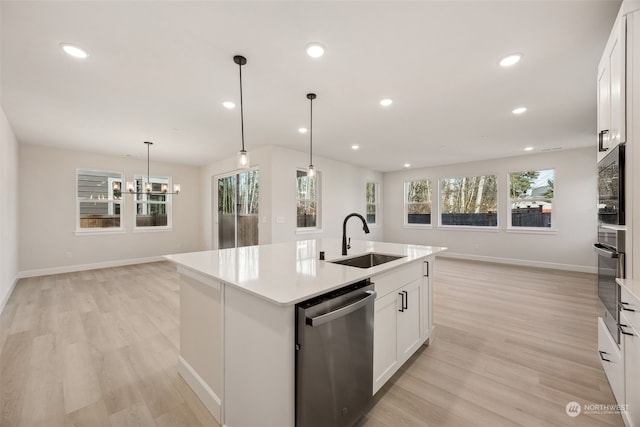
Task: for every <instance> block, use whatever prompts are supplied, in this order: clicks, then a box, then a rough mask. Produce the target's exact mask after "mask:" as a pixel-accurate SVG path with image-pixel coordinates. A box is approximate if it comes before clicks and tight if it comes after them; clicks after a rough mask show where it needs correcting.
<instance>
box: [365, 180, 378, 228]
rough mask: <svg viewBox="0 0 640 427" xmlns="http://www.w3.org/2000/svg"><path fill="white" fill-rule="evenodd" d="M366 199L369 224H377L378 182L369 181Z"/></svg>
mask: <svg viewBox="0 0 640 427" xmlns="http://www.w3.org/2000/svg"><path fill="white" fill-rule="evenodd" d="M366 201H367V223H368V224H369V225H376V224H377V223H378V184H377V183H375V182H367V184H366Z"/></svg>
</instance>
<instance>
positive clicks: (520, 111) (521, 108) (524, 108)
mask: <svg viewBox="0 0 640 427" xmlns="http://www.w3.org/2000/svg"><path fill="white" fill-rule="evenodd" d="M525 111H527V107H518V108H515V109H514V110H513V111H511V112H512V113H513V114H522V113H524V112H525Z"/></svg>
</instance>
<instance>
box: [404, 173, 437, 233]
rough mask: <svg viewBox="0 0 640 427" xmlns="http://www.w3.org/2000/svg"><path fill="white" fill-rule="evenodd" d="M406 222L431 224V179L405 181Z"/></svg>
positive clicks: (407, 223)
mask: <svg viewBox="0 0 640 427" xmlns="http://www.w3.org/2000/svg"><path fill="white" fill-rule="evenodd" d="M404 193H405V198H404V203H405V209H404V211H405V224H406V225H429V224H431V181H429V180H417V181H409V182H405V183H404Z"/></svg>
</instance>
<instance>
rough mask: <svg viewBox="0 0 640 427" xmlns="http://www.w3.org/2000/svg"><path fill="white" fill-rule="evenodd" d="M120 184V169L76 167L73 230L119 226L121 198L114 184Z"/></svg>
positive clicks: (120, 224) (108, 228)
mask: <svg viewBox="0 0 640 427" xmlns="http://www.w3.org/2000/svg"><path fill="white" fill-rule="evenodd" d="M114 183H117V184H118V185H119V186H120V188H122V173H121V172H111V171H99V170H92V169H78V170H77V171H76V210H77V222H76V230H77V231H80V232H84V231H91V232H105V231H120V230H122V199H121V194H120V193H114V191H113V185H114Z"/></svg>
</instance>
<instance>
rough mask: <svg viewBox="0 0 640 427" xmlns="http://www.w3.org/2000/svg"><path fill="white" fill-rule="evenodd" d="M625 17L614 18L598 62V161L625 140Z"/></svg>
mask: <svg viewBox="0 0 640 427" xmlns="http://www.w3.org/2000/svg"><path fill="white" fill-rule="evenodd" d="M625 20H626V17H625V16H624V15H622V16H619V18H618V19H617V20H616V22H615V25H614V27H613V30H612V31H611V35H610V36H609V40H608V41H607V45H606V47H605V50H604V54H603V55H602V59H601V60H600V64H599V65H598V161H600V160H601V159H602V158H603V157H604V156H606V155H607V153H608V152H609V150H610V149H611V148H613V147H615V146H616V145H618V144H620V143H621V142H625V141H626V133H625V130H626V126H625V110H626V106H625V99H626V97H625V91H624V87H625V85H624V82H625V74H626V73H625V51H626V50H625V49H626V22H625Z"/></svg>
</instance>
